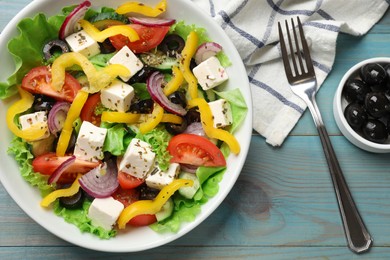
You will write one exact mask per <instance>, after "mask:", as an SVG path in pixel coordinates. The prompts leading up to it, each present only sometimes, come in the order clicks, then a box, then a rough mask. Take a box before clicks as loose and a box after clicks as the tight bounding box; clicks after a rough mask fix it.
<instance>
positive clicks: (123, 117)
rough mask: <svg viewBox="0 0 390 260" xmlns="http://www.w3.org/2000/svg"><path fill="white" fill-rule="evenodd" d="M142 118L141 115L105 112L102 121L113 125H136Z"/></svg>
mask: <svg viewBox="0 0 390 260" xmlns="http://www.w3.org/2000/svg"><path fill="white" fill-rule="evenodd" d="M140 118H141V114H134V113H125V112H113V111H104V112H103V113H102V117H101V120H102V121H104V122H111V123H125V124H136V123H138V121H139V119H140Z"/></svg>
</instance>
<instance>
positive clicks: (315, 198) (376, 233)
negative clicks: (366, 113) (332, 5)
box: [0, 0, 390, 259]
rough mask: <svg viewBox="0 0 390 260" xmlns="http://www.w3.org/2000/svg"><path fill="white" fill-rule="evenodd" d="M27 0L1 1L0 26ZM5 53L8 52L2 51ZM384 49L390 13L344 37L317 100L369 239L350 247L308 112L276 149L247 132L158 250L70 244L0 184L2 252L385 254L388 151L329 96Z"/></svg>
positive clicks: (27, 255) (56, 255)
mask: <svg viewBox="0 0 390 260" xmlns="http://www.w3.org/2000/svg"><path fill="white" fill-rule="evenodd" d="M29 2H30V1H28V0H17V1H4V0H0V30H1V29H3V28H4V27H5V25H6V24H7V22H8V21H9V20H10V19H11V18H12V17H13V16H14V15H15V14H16V13H17V12H18V11H19V10H21V9H22V8H23V7H24V6H25V5H26V4H28V3H29ZM2 51H4V50H2ZM378 56H387V57H390V13H389V12H387V14H386V15H385V16H384V17H383V19H382V20H381V21H380V22H379V23H378V24H377V25H375V26H374V28H373V29H372V30H371V31H370V32H369V33H368V34H367V35H365V36H363V37H353V36H348V35H340V36H339V38H338V43H337V54H336V62H335V64H334V66H333V70H332V72H331V73H330V75H329V77H328V78H327V79H326V81H325V83H324V85H323V86H322V87H321V89H320V91H319V93H318V95H317V100H318V105H319V107H320V110H321V111H322V114H323V118H324V121H325V124H326V126H327V128H328V131H329V133H330V135H331V141H332V143H333V145H334V147H335V150H336V153H337V154H338V156H339V160H340V164H341V167H342V168H343V170H344V173H345V177H346V179H347V182H348V184H349V186H350V189H351V192H352V194H353V196H354V198H355V202H356V204H357V206H358V208H359V210H360V212H361V215H362V217H363V219H364V221H365V223H366V225H367V227H368V229H369V231H370V232H371V234H372V235H373V237H374V247H373V248H372V249H371V250H370V251H369V252H368V253H366V254H363V255H355V254H353V253H352V252H351V251H350V250H348V248H347V247H346V241H345V238H344V234H343V230H342V225H341V221H340V216H339V212H338V208H337V204H336V199H335V195H334V192H333V187H332V185H331V180H330V175H329V173H328V169H327V164H326V161H325V158H324V156H323V151H322V148H321V144H320V140H319V138H318V135H317V132H316V129H315V127H314V124H313V122H312V119H311V116H310V114H309V113H308V112H306V113H305V114H304V115H303V117H302V118H301V120H300V121H299V123H298V124H297V126H296V127H295V128H294V130H293V131H292V132H291V134H290V136H289V137H288V138H287V140H286V142H285V143H284V144H283V146H282V147H279V148H274V147H271V146H270V145H268V144H266V143H265V141H264V139H263V138H262V137H261V136H259V135H257V134H255V133H254V134H253V136H252V142H251V147H250V151H249V156H248V158H247V160H246V163H245V166H244V168H243V171H242V172H241V175H240V177H239V179H238V181H237V184H236V185H235V186H234V188H233V190H232V191H231V193H230V194H229V195H228V197H227V198H226V199H225V201H224V202H223V203H222V204H221V206H220V207H219V208H218V209H217V210H216V211H215V212H214V213H213V214H212V215H211V216H210V217H209V218H207V219H206V221H204V222H203V223H202V224H201V225H200V226H198V227H197V228H196V229H194V230H193V231H191V232H190V233H188V234H187V235H185V236H184V237H182V238H180V239H178V240H176V241H174V242H172V243H170V244H168V245H165V246H162V247H159V248H155V249H152V250H147V251H143V252H139V253H132V254H112V253H101V252H95V251H91V250H87V249H83V248H80V247H78V246H75V245H72V244H69V243H67V242H65V241H63V240H61V239H59V238H57V237H55V236H53V235H52V234H51V233H49V232H48V231H46V230H45V229H43V228H42V227H41V226H39V225H38V224H36V223H35V222H34V221H33V220H31V219H30V218H29V217H28V216H27V215H26V214H25V213H24V212H23V211H22V210H21V209H20V208H19V207H18V206H17V204H16V203H15V202H14V201H13V200H12V198H11V197H10V196H9V195H8V194H7V192H6V191H5V190H4V188H3V187H2V186H1V185H0V259H128V258H129V259H133V258H134V259H212V258H223V259H239V258H240V259H390V224H389V223H390V155H389V154H372V153H368V152H365V151H362V150H359V149H358V148H356V147H355V146H353V145H352V144H351V143H349V142H348V141H347V140H346V139H345V138H344V137H343V136H342V135H341V133H340V131H339V129H338V128H337V126H336V124H335V121H334V119H333V110H332V106H333V96H334V93H335V90H336V88H337V85H338V82H339V81H340V79H341V77H342V75H343V74H344V73H345V72H346V71H347V70H348V69H349V68H350V67H351V66H352V65H354V64H356V63H357V62H359V61H361V60H363V59H366V58H371V57H378Z"/></svg>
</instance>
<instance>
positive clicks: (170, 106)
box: [146, 71, 187, 116]
mask: <svg viewBox="0 0 390 260" xmlns="http://www.w3.org/2000/svg"><path fill="white" fill-rule="evenodd" d="M163 79H164V75H163V74H162V73H160V72H158V71H155V72H153V73H152V74H151V75H150V76H149V78H148V79H147V80H146V87H147V90H148V92H149V94H150V96H151V97H152V99H153V100H154V101H155V102H156V103H158V104H159V105H160V106H162V107H163V108H164V109H165V110H166V111H168V112H171V113H173V114H176V115H180V116H184V115H185V114H186V113H187V110H185V109H184V108H183V107H182V106H180V105H178V104H175V103H172V102H171V101H170V100H169V99H168V98H167V96H165V94H164V92H163V89H162V87H161V86H162V81H163Z"/></svg>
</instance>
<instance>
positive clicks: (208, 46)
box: [194, 42, 222, 64]
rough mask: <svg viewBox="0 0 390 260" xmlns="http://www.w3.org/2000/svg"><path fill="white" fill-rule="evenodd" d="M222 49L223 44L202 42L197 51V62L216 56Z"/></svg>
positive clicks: (195, 57)
mask: <svg viewBox="0 0 390 260" xmlns="http://www.w3.org/2000/svg"><path fill="white" fill-rule="evenodd" d="M220 51H222V46H221V45H219V44H218V43H216V42H205V43H203V44H201V45H200V46H199V47H198V49H197V50H196V52H195V56H194V59H195V62H196V64H199V63H201V62H202V61H205V60H207V59H208V58H210V57H212V56H215V55H216V54H217V53H218V52H220Z"/></svg>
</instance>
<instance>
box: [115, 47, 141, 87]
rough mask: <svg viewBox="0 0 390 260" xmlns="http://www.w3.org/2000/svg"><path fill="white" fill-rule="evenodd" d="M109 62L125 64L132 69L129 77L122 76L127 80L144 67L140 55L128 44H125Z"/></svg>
mask: <svg viewBox="0 0 390 260" xmlns="http://www.w3.org/2000/svg"><path fill="white" fill-rule="evenodd" d="M108 64H120V65H123V66H125V67H126V68H127V69H128V70H129V71H130V76H129V77H121V79H122V80H123V81H125V82H126V81H128V80H129V79H130V78H131V77H132V76H134V74H135V73H137V72H138V71H140V70H141V69H142V68H143V67H144V64H143V63H142V61H141V60H140V59H138V57H137V56H136V55H135V54H134V53H133V52H132V51H131V50H130V49H129V47H127V46H124V47H123V48H122V49H120V50H119V51H118V52H117V53H116V54H115V55H114V56H113V57H112V58H111V59H110V60H109V61H108Z"/></svg>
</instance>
